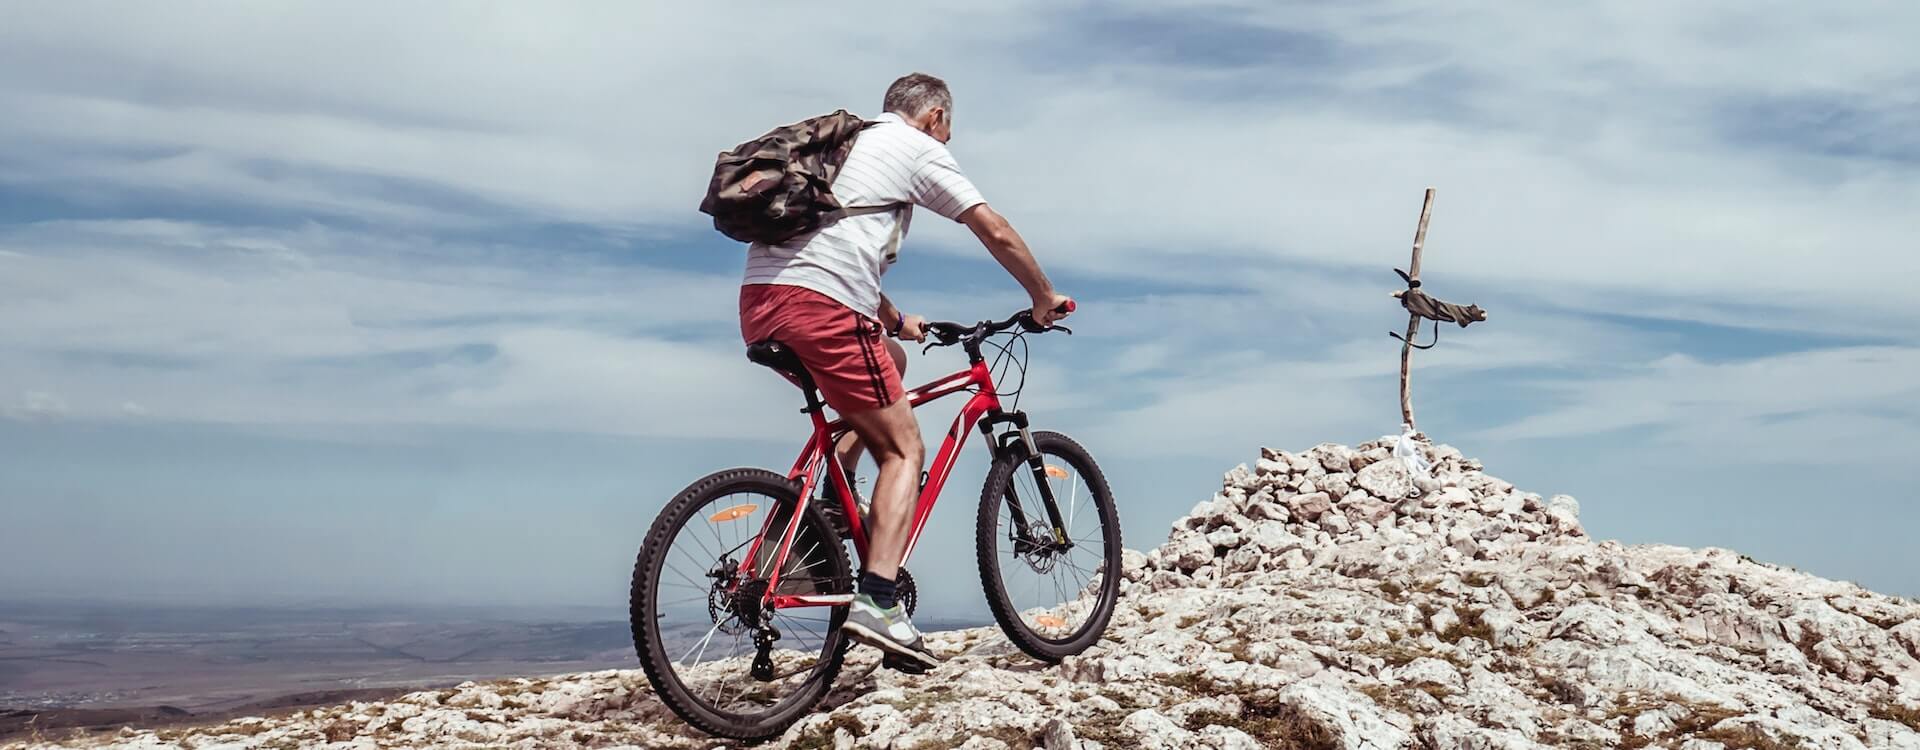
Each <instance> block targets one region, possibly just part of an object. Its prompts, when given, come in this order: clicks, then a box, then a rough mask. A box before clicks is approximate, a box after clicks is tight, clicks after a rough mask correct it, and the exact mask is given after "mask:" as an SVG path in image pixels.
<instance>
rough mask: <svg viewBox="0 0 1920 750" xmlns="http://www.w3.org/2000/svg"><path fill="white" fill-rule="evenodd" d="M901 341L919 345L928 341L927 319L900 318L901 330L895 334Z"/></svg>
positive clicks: (908, 316)
mask: <svg viewBox="0 0 1920 750" xmlns="http://www.w3.org/2000/svg"><path fill="white" fill-rule="evenodd" d="M894 337H895V338H898V339H900V340H901V341H912V342H915V343H919V342H921V341H926V340H927V319H926V318H923V317H920V316H918V315H906V314H902V315H901V316H900V330H899V331H898V332H897V333H895V334H894Z"/></svg>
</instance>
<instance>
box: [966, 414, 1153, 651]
mask: <svg viewBox="0 0 1920 750" xmlns="http://www.w3.org/2000/svg"><path fill="white" fill-rule="evenodd" d="M1033 443H1034V445H1033V446H1032V449H1033V450H1034V451H1035V452H1036V453H1037V454H1038V468H1039V471H1038V472H1037V473H1036V471H1035V464H1034V463H1033V462H1032V461H1031V460H1029V458H1028V456H1026V455H1024V454H1023V452H1021V451H1005V452H1002V454H1001V455H1000V456H999V457H998V458H996V459H994V462H993V468H992V469H991V470H989V471H988V472H987V484H986V487H985V488H984V489H982V490H981V493H980V517H979V522H978V525H977V527H976V533H977V537H976V544H977V548H978V553H979V558H980V583H981V585H982V586H983V587H984V588H985V589H986V593H987V606H988V608H989V609H991V610H993V617H994V619H995V620H997V621H999V623H1000V628H1001V630H1004V631H1005V632H1006V634H1007V638H1008V639H1009V640H1011V641H1013V643H1014V645H1015V646H1018V647H1019V648H1020V650H1021V651H1025V652H1026V653H1027V654H1028V655H1031V656H1033V657H1034V658H1036V659H1040V660H1042V661H1047V662H1058V661H1060V660H1061V659H1064V658H1066V657H1068V656H1072V655H1074V654H1078V653H1080V652H1082V651H1085V650H1087V648H1088V647H1090V646H1092V645H1093V644H1094V643H1095V642H1097V641H1099V640H1100V637H1101V635H1103V634H1105V633H1106V629H1107V622H1108V621H1109V620H1111V619H1112V618H1113V608H1114V604H1115V602H1117V601H1118V600H1119V598H1120V576H1119V570H1120V555H1121V547H1120V517H1119V512H1118V511H1117V510H1116V509H1115V507H1114V504H1113V493H1112V491H1111V490H1109V489H1108V487H1107V479H1106V476H1105V475H1103V474H1101V473H1100V467H1099V466H1098V465H1096V464H1095V463H1094V462H1093V457H1092V456H1090V455H1087V450H1086V449H1085V448H1082V447H1080V444H1079V443H1076V442H1074V441H1073V439H1072V438H1069V437H1067V436H1065V435H1062V434H1060V433H1057V432H1044V431H1042V432H1034V433H1033ZM1043 485H1044V486H1045V487H1047V488H1048V489H1049V490H1050V492H1049V493H1042V492H1041V487H1042V486H1043ZM1049 496H1050V497H1051V498H1052V508H1051V509H1050V508H1049V507H1048V504H1049V503H1048V500H1047V498H1048V497H1049ZM1056 519H1057V521H1058V525H1057V526H1056V523H1055V521H1056Z"/></svg>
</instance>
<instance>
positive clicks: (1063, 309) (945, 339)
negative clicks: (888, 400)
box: [926, 300, 1079, 349]
mask: <svg viewBox="0 0 1920 750" xmlns="http://www.w3.org/2000/svg"><path fill="white" fill-rule="evenodd" d="M1078 307H1079V306H1078V305H1075V304H1074V303H1073V300H1067V301H1066V302H1062V303H1060V306H1059V307H1056V308H1054V310H1053V311H1054V312H1057V313H1061V314H1063V315H1064V314H1066V313H1070V312H1073V311H1074V310H1075V309H1077V308H1078ZM1016 325H1017V326H1020V327H1021V328H1022V329H1023V330H1025V332H1027V333H1045V332H1047V331H1062V332H1065V333H1066V334H1067V335H1073V329H1071V328H1068V327H1066V326H1063V325H1051V326H1043V325H1040V324H1039V323H1035V322H1034V321H1033V311H1032V310H1021V311H1020V312H1017V313H1014V314H1013V317H1010V318H1007V319H1006V320H1001V321H991V320H983V321H980V322H978V323H975V324H973V325H970V326H967V325H961V324H959V323H950V322H946V321H937V322H932V323H928V324H927V337H928V338H931V339H934V340H933V341H930V342H928V343H927V346H926V348H927V349H932V348H934V347H936V346H953V345H954V344H960V343H965V344H967V345H968V348H969V349H972V348H974V347H976V346H979V344H980V342H981V341H983V340H985V339H986V338H987V337H988V336H992V335H994V334H996V333H999V332H1001V331H1005V330H1007V329H1009V328H1012V327H1014V326H1016Z"/></svg>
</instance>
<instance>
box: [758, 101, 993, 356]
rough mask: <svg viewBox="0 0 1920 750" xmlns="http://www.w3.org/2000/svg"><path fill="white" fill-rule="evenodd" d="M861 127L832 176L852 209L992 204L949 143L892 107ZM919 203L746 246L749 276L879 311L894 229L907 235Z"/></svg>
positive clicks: (952, 214) (960, 208)
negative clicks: (779, 240) (955, 157)
mask: <svg viewBox="0 0 1920 750" xmlns="http://www.w3.org/2000/svg"><path fill="white" fill-rule="evenodd" d="M874 120H875V122H877V123H878V124H876V125H873V126H872V127H869V128H867V129H865V130H862V131H860V135H859V136H858V137H856V138H855V139H854V142H853V150H852V151H851V152H849V153H848V154H847V161H846V164H844V165H842V166H841V167H840V174H838V175H836V176H835V177H834V178H833V195H834V197H835V198H838V199H840V205H842V206H846V207H848V208H855V207H861V206H881V205H887V204H891V203H909V204H912V205H915V206H926V207H927V208H929V209H932V210H933V212H934V213H937V214H940V215H941V216H945V217H947V218H949V219H952V220H954V221H959V220H960V215H961V214H963V213H966V211H967V209H969V208H973V207H974V206H977V205H979V204H982V203H985V202H986V199H984V198H982V197H980V191H979V190H978V189H975V188H974V186H973V182H971V181H969V180H968V179H967V176H966V175H963V174H961V173H960V165H959V164H958V163H956V162H955V161H954V160H953V153H952V152H950V151H948V150H947V147H946V144H943V143H941V142H939V141H937V140H934V138H933V136H930V135H927V134H926V133H922V132H920V131H919V130H917V129H915V128H914V127H913V126H912V125H908V124H907V123H906V122H905V121H904V120H901V119H900V116H899V115H896V114H894V113H892V112H888V113H886V114H883V115H880V116H879V117H877V118H874ZM912 220H913V208H912V206H903V207H902V208H901V209H900V210H898V211H889V212H882V213H871V214H861V215H856V216H848V217H846V218H843V219H841V220H839V221H836V222H834V223H832V224H829V225H827V226H825V227H823V228H821V229H820V230H819V231H816V232H813V233H811V234H803V235H800V236H798V237H795V238H793V239H791V240H788V241H786V242H783V243H781V244H779V245H764V244H761V243H758V242H756V243H754V244H753V245H752V246H751V247H749V248H748V249H747V273H746V279H745V281H744V282H743V283H747V284H786V285H789V286H798V287H805V288H808V289H812V290H814V291H816V292H819V293H821V294H824V295H827V296H828V297H832V298H833V299H835V300H838V301H839V302H840V304H843V305H846V306H847V307H848V308H851V309H852V310H853V311H855V312H858V313H861V314H863V315H866V316H868V317H871V318H874V319H876V320H877V319H879V317H880V275H881V274H884V273H886V272H887V266H890V265H892V264H893V261H894V258H893V257H892V255H890V254H889V253H888V252H887V251H888V250H889V248H890V246H894V245H893V239H894V231H895V228H896V227H898V230H899V236H900V237H902V238H904V237H906V234H907V227H908V226H909V225H910V224H911V222H912Z"/></svg>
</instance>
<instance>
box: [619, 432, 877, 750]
mask: <svg viewBox="0 0 1920 750" xmlns="http://www.w3.org/2000/svg"><path fill="white" fill-rule="evenodd" d="M798 496H799V491H798V489H797V488H796V487H795V486H794V485H793V483H792V482H789V481H787V479H786V477H783V476H780V475H778V474H774V473H773V472H769V471H765V470H761V469H729V470H727V471H722V472H718V473H716V474H712V475H710V476H708V477H706V478H704V479H701V480H700V481H698V482H695V483H693V484H692V485H691V486H689V487H687V488H686V489H685V490H682V491H681V492H680V494H679V495H678V496H676V497H674V499H673V500H672V501H671V502H669V503H667V507H666V508H664V509H662V510H661V512H660V515H659V517H658V518H657V519H655V520H654V523H653V527H652V528H651V529H650V530H649V531H648V532H647V537H646V540H645V541H644V542H643V543H642V544H641V546H640V554H639V556H638V558H637V559H636V560H635V562H634V568H633V588H632V590H631V596H630V599H629V600H628V606H629V615H630V619H631V625H632V628H633V645H634V650H635V651H636V652H638V653H639V656H640V664H641V667H642V668H643V669H645V671H646V674H647V679H648V680H649V681H650V682H652V683H653V687H654V691H655V692H656V693H657V694H658V695H659V696H660V700H661V701H662V702H664V703H665V704H667V707H668V708H670V709H672V710H673V712H674V713H676V714H678V715H679V716H680V717H681V718H682V719H685V720H686V721H687V723H689V724H692V725H694V726H695V727H698V728H700V729H701V730H704V731H706V732H708V733H710V734H714V735H718V736H721V737H730V738H735V739H745V740H757V739H764V738H767V737H772V736H775V735H777V734H779V733H780V732H782V731H784V730H785V729H786V728H787V727H788V726H789V725H791V724H792V723H793V722H795V721H797V720H799V719H800V717H802V716H804V715H805V714H806V712H807V711H809V710H811V709H812V708H813V706H814V705H815V704H816V703H818V702H819V700H820V698H821V697H823V696H825V695H826V692H827V689H828V688H829V687H831V686H832V684H833V679H834V677H835V676H836V675H837V674H838V673H839V670H840V664H841V659H842V658H843V657H844V656H845V654H846V649H847V639H846V637H845V636H844V635H843V634H842V633H841V630H840V624H841V623H842V622H843V621H844V620H845V619H846V608H845V607H818V608H812V607H809V608H792V609H778V610H769V609H766V608H765V607H763V605H762V599H763V597H762V595H763V594H765V593H766V592H767V586H768V581H769V580H770V577H771V573H772V569H773V566H774V565H775V560H776V556H777V555H778V552H779V549H778V547H779V540H780V535H781V534H782V533H784V530H785V529H786V526H787V522H788V521H789V520H791V519H792V513H793V509H794V508H795V507H796V506H797V504H798V503H797V502H796V501H797V500H798ZM769 521H771V525H769ZM762 529H768V531H767V539H766V541H765V543H764V544H762V545H761V547H760V550H759V551H758V553H756V554H755V557H756V558H757V559H756V560H754V564H753V566H752V568H751V572H749V573H747V574H744V575H743V574H742V572H741V563H742V562H743V561H744V560H745V558H746V557H747V555H748V554H749V551H750V550H751V549H752V548H753V542H754V540H755V539H756V538H757V537H758V536H759V535H760V533H761V530H762ZM852 591H853V577H852V575H851V573H850V568H849V565H848V563H847V553H846V548H845V547H844V546H843V545H841V543H840V540H839V538H838V537H837V536H836V535H835V534H834V533H833V530H832V528H830V527H829V526H828V524H827V521H826V519H824V518H821V517H820V515H819V513H818V511H817V510H815V509H813V508H811V507H810V508H808V510H807V513H806V515H805V516H804V517H803V518H802V519H801V521H800V527H799V530H798V533H797V535H796V537H795V539H794V542H793V544H792V545H791V547H790V551H789V552H788V557H787V560H786V563H785V565H784V566H782V569H781V575H780V585H779V587H778V590H776V591H774V592H773V593H774V594H790V595H792V594H844V593H851V592H852Z"/></svg>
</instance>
